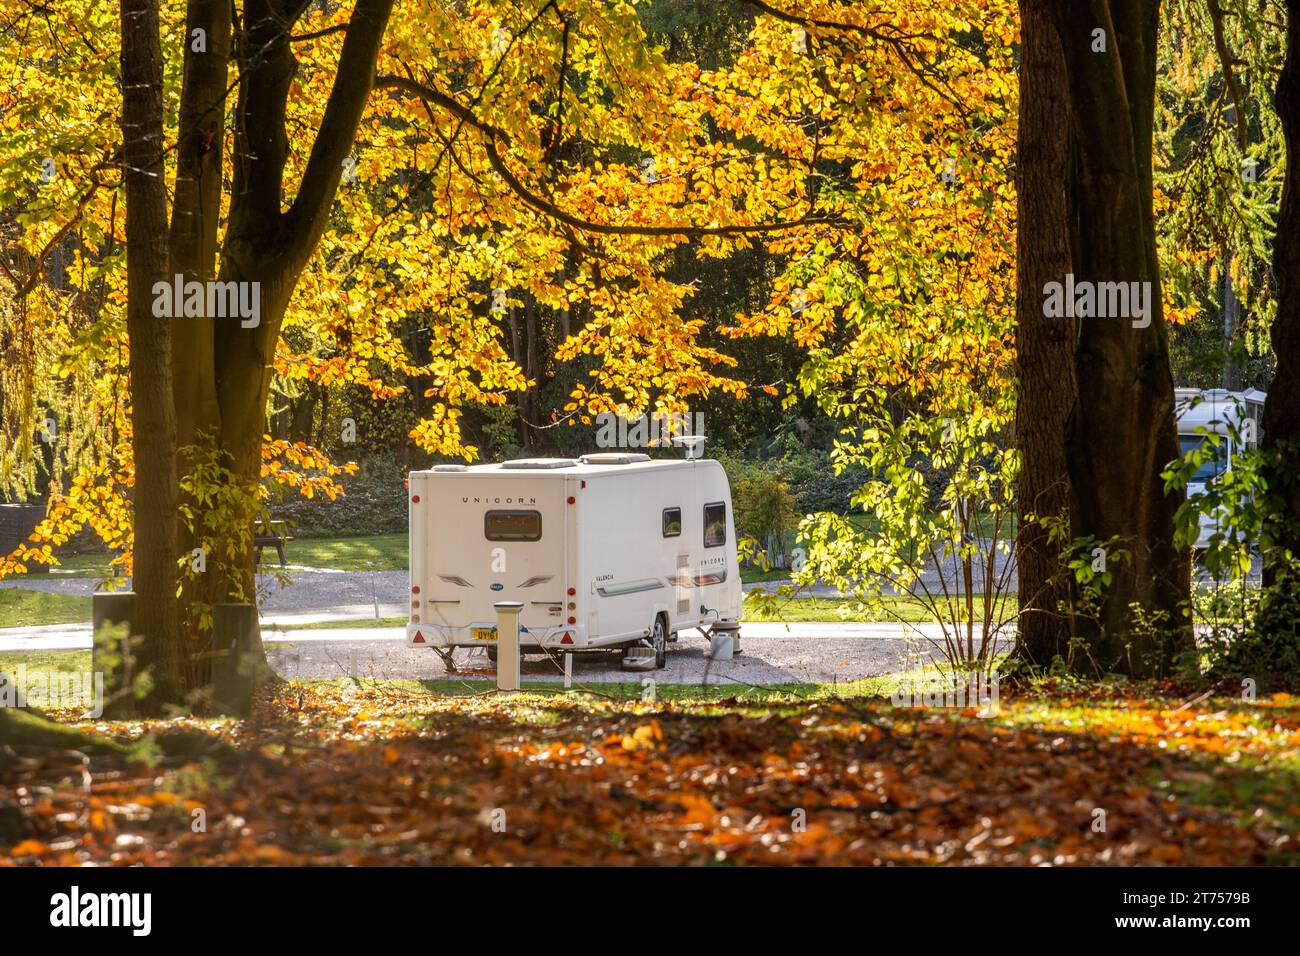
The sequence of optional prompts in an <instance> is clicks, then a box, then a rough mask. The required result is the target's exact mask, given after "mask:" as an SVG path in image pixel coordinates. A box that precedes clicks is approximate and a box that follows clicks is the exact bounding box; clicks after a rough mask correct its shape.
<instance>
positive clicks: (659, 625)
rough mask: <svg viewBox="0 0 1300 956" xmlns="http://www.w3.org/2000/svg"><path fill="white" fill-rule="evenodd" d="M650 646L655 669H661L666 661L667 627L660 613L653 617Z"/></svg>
mask: <svg viewBox="0 0 1300 956" xmlns="http://www.w3.org/2000/svg"><path fill="white" fill-rule="evenodd" d="M650 646H651V647H653V648H654V649H655V670H663V669H664V666H665V665H666V664H667V663H668V627H667V625H666V623H665V622H664V616H663V615H662V614H660V615H658V616H657V617H656V618H655V626H654V627H653V628H652V629H651V631H650Z"/></svg>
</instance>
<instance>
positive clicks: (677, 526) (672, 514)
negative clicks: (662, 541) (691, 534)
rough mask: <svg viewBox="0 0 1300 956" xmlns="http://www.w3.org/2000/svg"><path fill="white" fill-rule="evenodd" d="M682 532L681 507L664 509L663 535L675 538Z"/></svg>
mask: <svg viewBox="0 0 1300 956" xmlns="http://www.w3.org/2000/svg"><path fill="white" fill-rule="evenodd" d="M681 533H682V509H681V508H665V509H664V537H665V538H675V537H677V536H678V535H679V534H681Z"/></svg>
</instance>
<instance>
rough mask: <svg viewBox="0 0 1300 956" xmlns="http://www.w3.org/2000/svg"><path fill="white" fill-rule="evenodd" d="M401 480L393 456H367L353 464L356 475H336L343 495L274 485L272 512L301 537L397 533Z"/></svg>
mask: <svg viewBox="0 0 1300 956" xmlns="http://www.w3.org/2000/svg"><path fill="white" fill-rule="evenodd" d="M405 478H406V476H405V474H404V473H403V472H402V466H401V465H400V464H399V463H398V462H397V461H396V459H394V458H392V457H389V456H386V455H371V456H370V457H368V458H364V459H362V460H361V462H359V463H358V468H357V473H356V474H355V475H345V476H343V477H342V478H340V479H339V483H340V484H341V485H342V486H343V492H344V493H343V494H342V495H340V496H339V497H338V498H337V499H335V500H334V501H330V500H329V499H323V498H303V497H302V496H300V495H297V494H295V493H293V492H288V493H287V494H286V493H285V492H283V491H281V490H279V489H276V490H275V491H273V492H272V494H273V498H272V503H271V506H270V510H271V514H272V516H274V517H275V518H278V519H282V520H284V521H286V522H288V524H289V528H290V534H293V535H296V536H297V537H300V538H329V537H336V536H353V535H366V534H394V533H397V532H402V531H405V530H406V523H407V507H406V487H405V485H404V484H403V482H404V481H405ZM277 498H278V499H279V500H276V499H277Z"/></svg>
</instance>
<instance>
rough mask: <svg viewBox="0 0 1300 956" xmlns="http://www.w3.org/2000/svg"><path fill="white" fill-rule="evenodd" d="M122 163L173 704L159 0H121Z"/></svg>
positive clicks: (142, 515)
mask: <svg viewBox="0 0 1300 956" xmlns="http://www.w3.org/2000/svg"><path fill="white" fill-rule="evenodd" d="M121 10H122V21H121V22H122V55H121V66H122V168H123V185H124V188H125V193H126V269H127V308H126V328H127V337H128V339H129V340H130V353H131V354H130V385H131V409H132V452H133V455H134V459H135V493H134V509H135V512H134V515H135V516H134V521H135V546H134V570H133V572H132V577H133V588H134V590H135V592H136V595H137V613H136V621H135V624H136V631H137V633H138V634H140V635H141V636H142V638H143V641H142V645H141V652H140V657H141V664H142V665H143V666H145V667H149V668H151V673H152V677H153V682H154V689H153V692H152V694H151V696H150V699H149V701H147V702H146V707H147V708H150V709H156V707H157V705H158V704H160V703H162V702H174V701H178V700H179V698H180V696H181V690H182V688H183V687H184V683H185V681H184V676H183V666H182V664H183V661H184V648H183V646H182V641H183V639H182V636H181V634H180V624H179V612H178V606H177V601H176V578H177V564H176V561H177V557H178V552H177V532H176V528H177V517H176V516H177V504H178V489H177V480H176V460H175V455H176V417H175V406H174V404H173V398H172V374H171V328H172V319H171V318H169V317H168V318H159V317H155V316H154V314H153V300H154V292H153V288H154V284H155V283H157V282H165V281H166V274H167V265H168V262H167V194H166V190H165V183H164V180H163V173H164V170H163V157H164V155H165V144H164V142H163V103H162V91H163V79H162V73H163V70H162V67H163V62H162V47H161V43H160V41H159V33H158V4H157V0H122V7H121Z"/></svg>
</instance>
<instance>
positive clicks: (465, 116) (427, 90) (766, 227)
mask: <svg viewBox="0 0 1300 956" xmlns="http://www.w3.org/2000/svg"><path fill="white" fill-rule="evenodd" d="M375 86H376V87H390V88H396V89H400V90H402V91H404V92H406V93H410V94H412V95H414V96H417V97H419V98H420V99H422V100H426V101H428V102H430V103H434V104H436V105H438V106H440V107H442V108H443V109H444V110H446V111H447V112H448V113H450V114H451V115H452V116H454V117H456V118H457V119H458V120H460V122H462V123H464V124H465V125H466V126H469V127H471V128H473V129H476V130H478V131H479V132H480V133H481V134H482V135H483V149H484V151H485V152H486V153H487V157H488V162H489V163H490V164H491V166H492V169H493V170H494V171H495V172H496V173H497V175H498V176H500V177H501V178H502V180H504V181H505V183H506V185H507V186H509V187H510V189H511V190H512V191H513V192H514V193H515V194H516V195H517V196H519V198H520V199H522V200H523V201H524V202H525V203H527V204H528V205H529V206H531V207H532V208H533V209H535V210H536V211H538V212H540V213H543V214H544V215H547V216H549V217H551V218H552V219H555V220H556V221H558V222H562V223H564V224H565V225H567V226H571V227H573V228H574V229H580V230H582V231H583V232H591V233H597V234H600V235H606V236H697V237H698V236H734V235H752V234H758V233H767V232H781V231H784V230H788V229H797V228H800V227H802V226H811V225H830V226H837V227H846V226H848V225H849V224H848V223H847V222H846V221H845V220H842V219H838V218H835V217H830V216H814V215H813V214H812V213H811V211H810V212H809V213H808V214H806V215H804V216H801V217H799V218H797V219H785V220H780V221H778V222H772V223H754V224H750V225H730V226H693V225H685V224H682V225H671V226H617V225H609V224H606V223H598V222H592V221H590V220H588V219H583V218H581V217H580V216H575V215H573V214H572V213H569V212H566V211H565V210H563V209H561V208H560V207H559V206H557V205H556V204H555V203H553V202H551V201H550V200H548V199H545V198H544V197H542V196H539V195H537V193H535V192H533V191H532V190H531V189H529V187H528V186H527V185H526V184H524V183H523V182H522V181H521V180H520V179H519V177H518V176H516V175H515V174H514V173H513V172H511V171H510V168H509V167H508V166H507V165H506V163H505V160H504V159H503V158H502V156H501V153H500V151H499V150H498V148H497V143H498V142H501V143H505V144H506V145H507V146H508V145H509V144H510V137H509V136H508V135H507V134H506V132H505V131H504V130H502V129H500V128H499V127H496V126H493V125H492V124H491V123H488V122H486V121H484V120H482V119H480V118H479V117H478V116H476V115H474V113H473V112H472V111H471V110H469V109H468V108H466V107H465V106H463V105H462V104H461V103H460V102H459V101H458V100H456V99H455V98H454V97H452V96H449V95H448V94H446V93H443V92H442V91H441V90H438V89H435V88H434V87H431V86H426V85H425V84H423V83H420V82H418V81H416V80H412V79H408V78H407V77H403V76H387V75H386V76H380V77H377V78H376V80H375Z"/></svg>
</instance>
